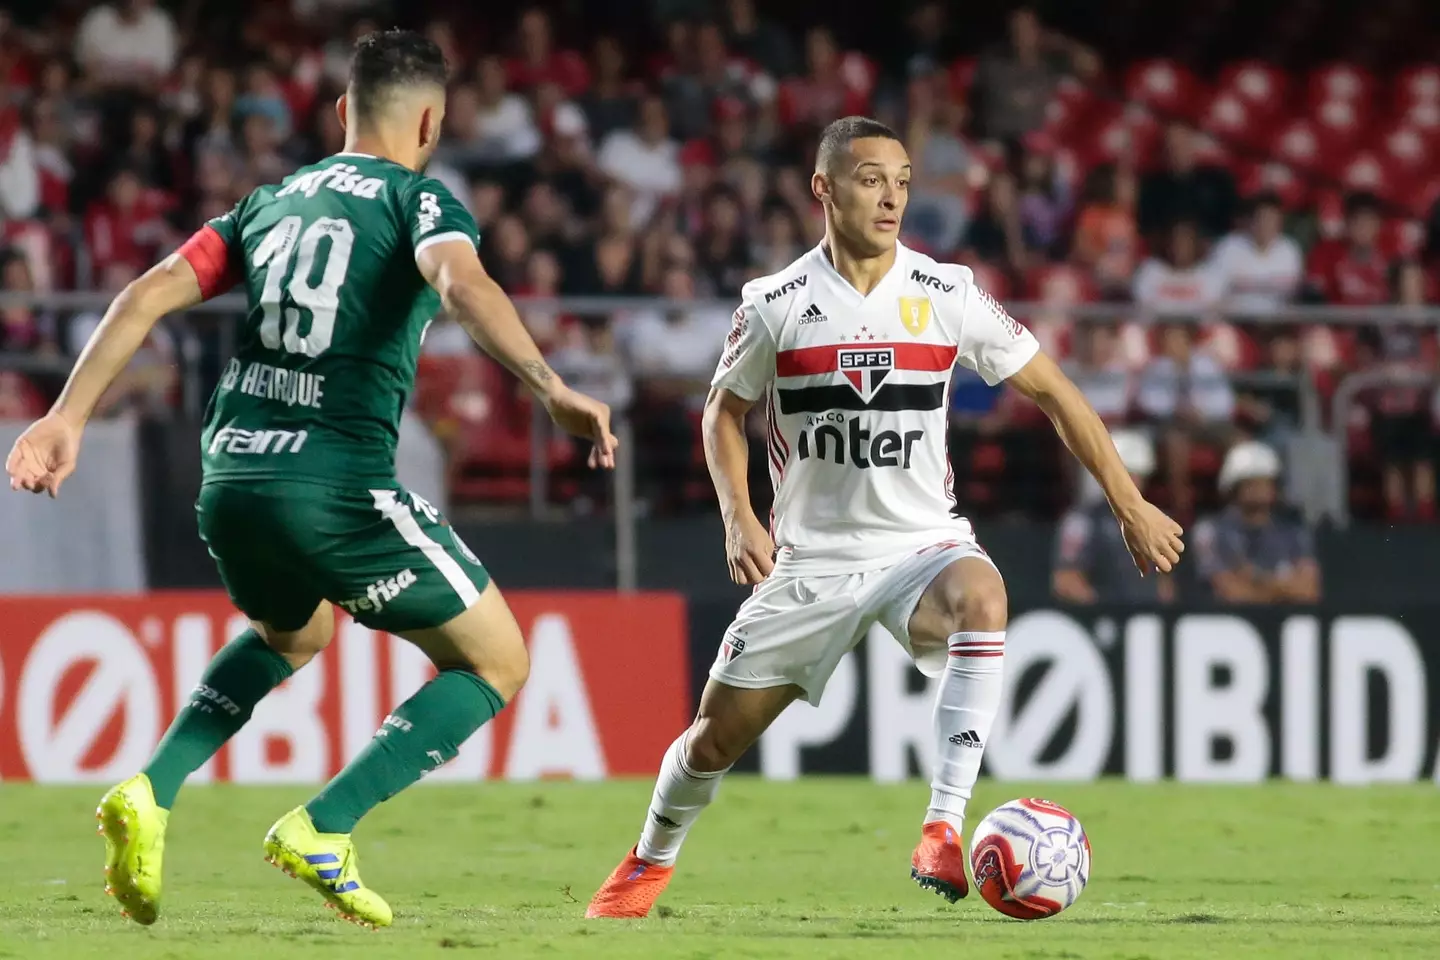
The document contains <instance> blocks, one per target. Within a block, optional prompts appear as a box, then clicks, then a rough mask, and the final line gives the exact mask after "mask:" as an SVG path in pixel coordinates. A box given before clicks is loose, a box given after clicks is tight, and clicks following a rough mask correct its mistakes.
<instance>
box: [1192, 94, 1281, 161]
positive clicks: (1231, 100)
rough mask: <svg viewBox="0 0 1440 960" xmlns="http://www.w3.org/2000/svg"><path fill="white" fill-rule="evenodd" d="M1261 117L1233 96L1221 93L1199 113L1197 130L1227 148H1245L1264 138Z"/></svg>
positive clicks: (1242, 100) (1238, 96)
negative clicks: (1210, 135)
mask: <svg viewBox="0 0 1440 960" xmlns="http://www.w3.org/2000/svg"><path fill="white" fill-rule="evenodd" d="M1261 120H1262V118H1261V116H1260V115H1259V114H1258V113H1257V112H1255V110H1254V109H1253V108H1252V107H1251V106H1250V105H1249V104H1248V103H1247V102H1246V101H1245V100H1244V99H1243V98H1242V97H1241V96H1240V95H1239V94H1237V93H1233V92H1231V91H1229V90H1222V91H1220V92H1219V93H1217V94H1216V95H1215V96H1214V97H1212V98H1211V99H1210V101H1209V103H1207V104H1206V105H1205V107H1204V108H1203V109H1202V110H1201V112H1200V118H1199V121H1200V128H1201V129H1202V130H1206V131H1208V132H1209V133H1211V134H1212V135H1213V136H1214V137H1215V138H1216V139H1218V140H1220V141H1221V142H1223V143H1225V144H1226V145H1228V146H1230V147H1231V148H1232V149H1233V148H1235V147H1248V146H1252V145H1254V144H1255V142H1256V141H1257V140H1258V139H1259V138H1260V137H1261V136H1262V135H1263V134H1264V130H1265V128H1264V124H1263V123H1262V122H1261Z"/></svg>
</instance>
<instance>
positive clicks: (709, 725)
mask: <svg viewBox="0 0 1440 960" xmlns="http://www.w3.org/2000/svg"><path fill="white" fill-rule="evenodd" d="M749 746H750V743H749V740H748V739H747V738H746V737H745V735H744V734H743V733H742V732H740V731H738V730H728V729H727V728H726V724H724V723H722V722H717V720H716V718H714V717H701V718H699V719H697V720H696V721H695V723H694V724H693V725H692V726H691V727H690V735H689V736H688V737H687V738H686V740H685V763H686V764H687V765H689V767H690V769H692V770H694V771H696V772H697V773H714V772H715V771H716V770H726V769H728V768H730V767H732V766H734V765H735V761H737V760H739V759H740V756H741V754H743V753H744V752H745V749H746V748H747V747H749Z"/></svg>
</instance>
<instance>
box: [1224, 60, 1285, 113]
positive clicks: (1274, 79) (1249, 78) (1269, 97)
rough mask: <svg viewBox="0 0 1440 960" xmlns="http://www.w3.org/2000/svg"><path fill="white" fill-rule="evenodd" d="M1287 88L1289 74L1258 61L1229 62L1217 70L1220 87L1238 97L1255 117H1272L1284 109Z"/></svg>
mask: <svg viewBox="0 0 1440 960" xmlns="http://www.w3.org/2000/svg"><path fill="white" fill-rule="evenodd" d="M1289 88H1290V77H1289V75H1287V74H1286V73H1285V72H1284V71H1283V70H1281V69H1280V68H1278V67H1276V66H1274V65H1273V64H1269V63H1264V62H1261V61H1258V60H1244V61H1241V62H1238V63H1228V64H1226V65H1225V66H1224V67H1222V68H1221V70H1220V83H1219V89H1221V90H1223V91H1227V92H1230V93H1233V94H1235V95H1236V96H1238V97H1239V98H1240V99H1242V100H1243V101H1244V102H1245V104H1246V105H1247V106H1248V107H1249V108H1250V109H1251V111H1252V112H1253V113H1254V114H1255V115H1256V116H1258V117H1266V118H1269V117H1274V116H1275V115H1277V114H1279V113H1280V112H1281V111H1283V110H1284V109H1285V104H1286V100H1287V98H1288V96H1289V92H1290V89H1289Z"/></svg>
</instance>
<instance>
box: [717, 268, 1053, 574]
mask: <svg viewBox="0 0 1440 960" xmlns="http://www.w3.org/2000/svg"><path fill="white" fill-rule="evenodd" d="M742 299H743V302H742V304H741V306H740V309H739V310H737V311H735V318H734V326H733V327H732V329H731V331H730V336H729V338H728V340H727V341H726V345H725V353H724V355H723V356H722V357H721V360H720V365H719V367H718V369H717V370H716V372H715V377H714V380H713V383H714V385H715V386H717V387H723V388H725V389H726V390H729V391H730V392H731V393H734V394H735V395H737V396H739V397H743V398H745V399H747V400H762V399H763V400H764V401H765V402H766V418H767V429H766V449H767V453H768V457H769V461H770V478H771V481H772V483H773V484H774V486H775V509H774V516H773V519H772V533H773V535H774V537H775V542H776V545H777V546H778V547H779V556H778V557H777V560H776V566H775V572H776V573H777V574H778V575H781V576H829V575H833V574H841V573H854V572H857V571H860V570H867V569H873V568H875V567H879V566H884V565H887V564H888V563H890V562H891V561H893V560H894V559H896V558H898V557H900V556H901V555H903V554H906V553H909V552H911V551H914V550H916V549H919V548H921V547H924V546H928V545H930V544H932V543H935V542H937V541H939V540H943V539H946V538H951V537H960V538H969V537H971V536H972V535H973V534H972V531H971V529H970V524H969V521H967V520H964V519H959V518H956V517H954V516H953V515H952V508H953V507H954V506H955V498H954V494H953V491H952V488H953V478H952V474H951V470H950V461H949V457H948V456H947V452H946V444H945V428H946V422H947V416H946V413H947V411H946V397H947V392H948V387H949V383H950V372H951V370H952V368H953V367H954V365H955V363H956V361H957V360H958V361H959V362H960V363H962V364H964V365H965V366H967V367H970V368H971V369H973V370H975V371H976V372H978V373H979V374H980V376H981V377H983V378H984V379H985V382H986V383H989V384H991V385H992V386H993V385H994V384H997V383H999V382H1000V381H1001V380H1004V379H1005V378H1007V377H1009V376H1011V375H1012V374H1014V373H1015V372H1017V371H1018V370H1019V369H1020V368H1021V367H1023V366H1025V364H1027V363H1029V362H1030V359H1031V358H1032V357H1034V356H1035V353H1036V351H1037V350H1038V349H1039V344H1038V343H1037V342H1036V340H1035V338H1034V336H1032V335H1031V333H1030V331H1028V330H1026V329H1025V328H1024V327H1022V326H1021V325H1020V324H1019V323H1017V322H1016V321H1015V320H1014V319H1012V318H1011V317H1010V315H1009V314H1008V313H1006V312H1005V310H1004V308H1003V307H1001V306H1000V305H999V304H998V303H996V302H995V300H994V299H993V298H991V297H990V295H989V294H987V293H985V292H984V291H982V290H981V289H980V288H979V287H977V286H976V285H975V282H974V276H973V274H972V273H971V272H970V269H969V268H968V267H962V266H958V265H956V264H942V263H937V262H936V261H934V260H932V259H930V258H929V257H927V256H925V255H923V254H921V253H918V252H916V251H914V250H909V249H907V248H905V247H903V246H901V247H899V249H898V251H897V253H896V257H895V265H894V267H892V268H891V270H890V272H889V273H888V274H886V276H885V277H884V279H882V280H881V281H880V283H879V284H877V285H876V287H875V288H874V289H873V290H872V291H871V292H870V293H869V295H867V296H861V295H860V293H859V292H858V291H857V290H856V289H855V288H854V287H852V286H851V285H850V284H849V283H848V282H847V281H845V280H844V279H843V278H841V276H840V275H839V274H838V273H837V272H836V271H835V268H834V267H833V266H832V265H831V263H830V260H829V258H828V257H826V255H825V253H824V251H823V250H822V249H821V248H819V247H817V248H815V249H814V250H811V251H810V252H809V253H806V254H805V255H804V256H802V257H801V258H800V259H798V260H796V261H795V262H794V263H793V264H791V265H790V266H789V267H787V268H786V269H785V270H782V271H781V272H780V273H777V274H774V275H773V276H769V277H763V278H761V279H759V280H755V281H752V282H751V283H748V284H746V285H745V288H744V290H743V291H742Z"/></svg>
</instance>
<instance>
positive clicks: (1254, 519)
mask: <svg viewBox="0 0 1440 960" xmlns="http://www.w3.org/2000/svg"><path fill="white" fill-rule="evenodd" d="M1279 476H1280V458H1279V456H1277V455H1276V453H1275V451H1274V450H1272V449H1271V448H1270V447H1268V446H1266V445H1265V444H1263V443H1259V442H1258V441H1247V442H1245V443H1241V444H1237V445H1236V446H1235V447H1234V448H1232V449H1231V450H1230V452H1229V453H1227V454H1226V455H1225V462H1224V464H1223V465H1222V466H1221V468H1220V480H1219V485H1220V493H1221V495H1222V496H1223V497H1224V498H1225V500H1226V506H1225V508H1224V509H1223V510H1222V511H1221V512H1220V513H1218V514H1216V515H1214V516H1210V517H1206V518H1205V519H1203V520H1201V521H1200V522H1199V523H1198V524H1196V526H1195V533H1194V537H1193V538H1192V543H1193V544H1194V551H1195V554H1196V556H1195V561H1196V563H1195V569H1196V573H1197V575H1198V576H1199V578H1200V581H1201V583H1200V585H1201V587H1202V588H1203V589H1206V590H1208V592H1209V593H1210V594H1211V595H1212V596H1213V597H1214V598H1215V599H1216V600H1219V601H1221V602H1224V603H1276V604H1290V603H1318V602H1319V601H1320V564H1319V563H1318V562H1317V561H1316V559H1315V543H1314V537H1313V536H1312V534H1311V533H1310V531H1309V529H1307V528H1306V527H1305V525H1304V524H1303V523H1302V522H1301V521H1300V520H1299V519H1297V518H1295V517H1294V516H1293V515H1291V514H1290V512H1289V511H1288V510H1285V509H1283V508H1282V507H1280V506H1279V505H1278V500H1279V490H1278V487H1277V480H1278V478H1279Z"/></svg>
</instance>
